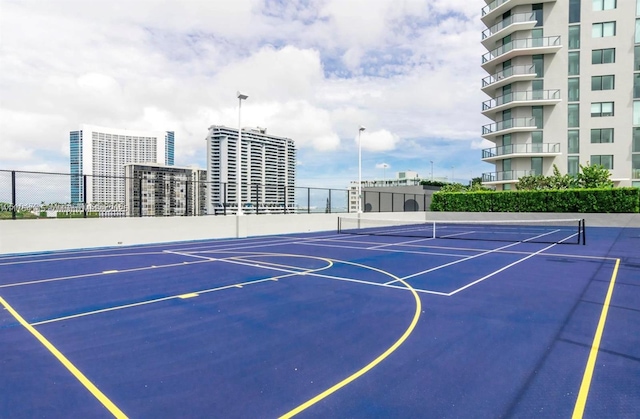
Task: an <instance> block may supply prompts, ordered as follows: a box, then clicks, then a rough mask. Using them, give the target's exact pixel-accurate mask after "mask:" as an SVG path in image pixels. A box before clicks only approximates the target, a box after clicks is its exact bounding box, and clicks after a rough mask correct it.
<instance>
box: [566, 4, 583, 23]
mask: <svg viewBox="0 0 640 419" xmlns="http://www.w3.org/2000/svg"><path fill="white" fill-rule="evenodd" d="M580 3H581V0H569V23H577V22H580Z"/></svg>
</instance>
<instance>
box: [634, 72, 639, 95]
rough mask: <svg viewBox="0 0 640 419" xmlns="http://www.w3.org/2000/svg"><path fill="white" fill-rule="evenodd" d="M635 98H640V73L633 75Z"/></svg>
mask: <svg viewBox="0 0 640 419" xmlns="http://www.w3.org/2000/svg"><path fill="white" fill-rule="evenodd" d="M633 98H634V99H638V98H640V73H635V74H634V75H633Z"/></svg>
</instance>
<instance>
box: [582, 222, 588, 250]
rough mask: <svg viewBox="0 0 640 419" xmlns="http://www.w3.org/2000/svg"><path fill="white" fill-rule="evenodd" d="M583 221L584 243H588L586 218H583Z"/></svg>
mask: <svg viewBox="0 0 640 419" xmlns="http://www.w3.org/2000/svg"><path fill="white" fill-rule="evenodd" d="M581 222H582V245H583V246H584V245H586V244H587V226H586V220H585V219H584V218H583V219H582V220H581Z"/></svg>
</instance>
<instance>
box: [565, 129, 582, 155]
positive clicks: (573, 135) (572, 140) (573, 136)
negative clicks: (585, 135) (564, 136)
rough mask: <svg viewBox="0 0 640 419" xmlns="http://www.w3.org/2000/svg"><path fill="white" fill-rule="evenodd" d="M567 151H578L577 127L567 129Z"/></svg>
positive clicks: (571, 152) (572, 152)
mask: <svg viewBox="0 0 640 419" xmlns="http://www.w3.org/2000/svg"><path fill="white" fill-rule="evenodd" d="M567 152H568V153H569V154H577V153H579V152H580V131H578V130H577V129H570V130H569V134H568V144H567Z"/></svg>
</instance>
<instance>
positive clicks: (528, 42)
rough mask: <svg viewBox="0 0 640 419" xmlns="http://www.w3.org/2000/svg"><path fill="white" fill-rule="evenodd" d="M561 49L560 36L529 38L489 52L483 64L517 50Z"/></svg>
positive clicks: (484, 56)
mask: <svg viewBox="0 0 640 419" xmlns="http://www.w3.org/2000/svg"><path fill="white" fill-rule="evenodd" d="M556 46H557V47H560V46H561V44H560V37H559V36H545V37H541V38H527V39H516V40H514V41H511V42H509V43H507V44H505V45H503V46H501V47H498V48H496V49H494V50H492V51H489V52H487V53H486V54H484V55H483V56H482V64H484V63H486V62H487V61H491V60H493V59H496V58H498V57H500V56H501V55H504V54H506V53H508V52H509V51H512V50H516V49H530V48H542V47H556Z"/></svg>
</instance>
